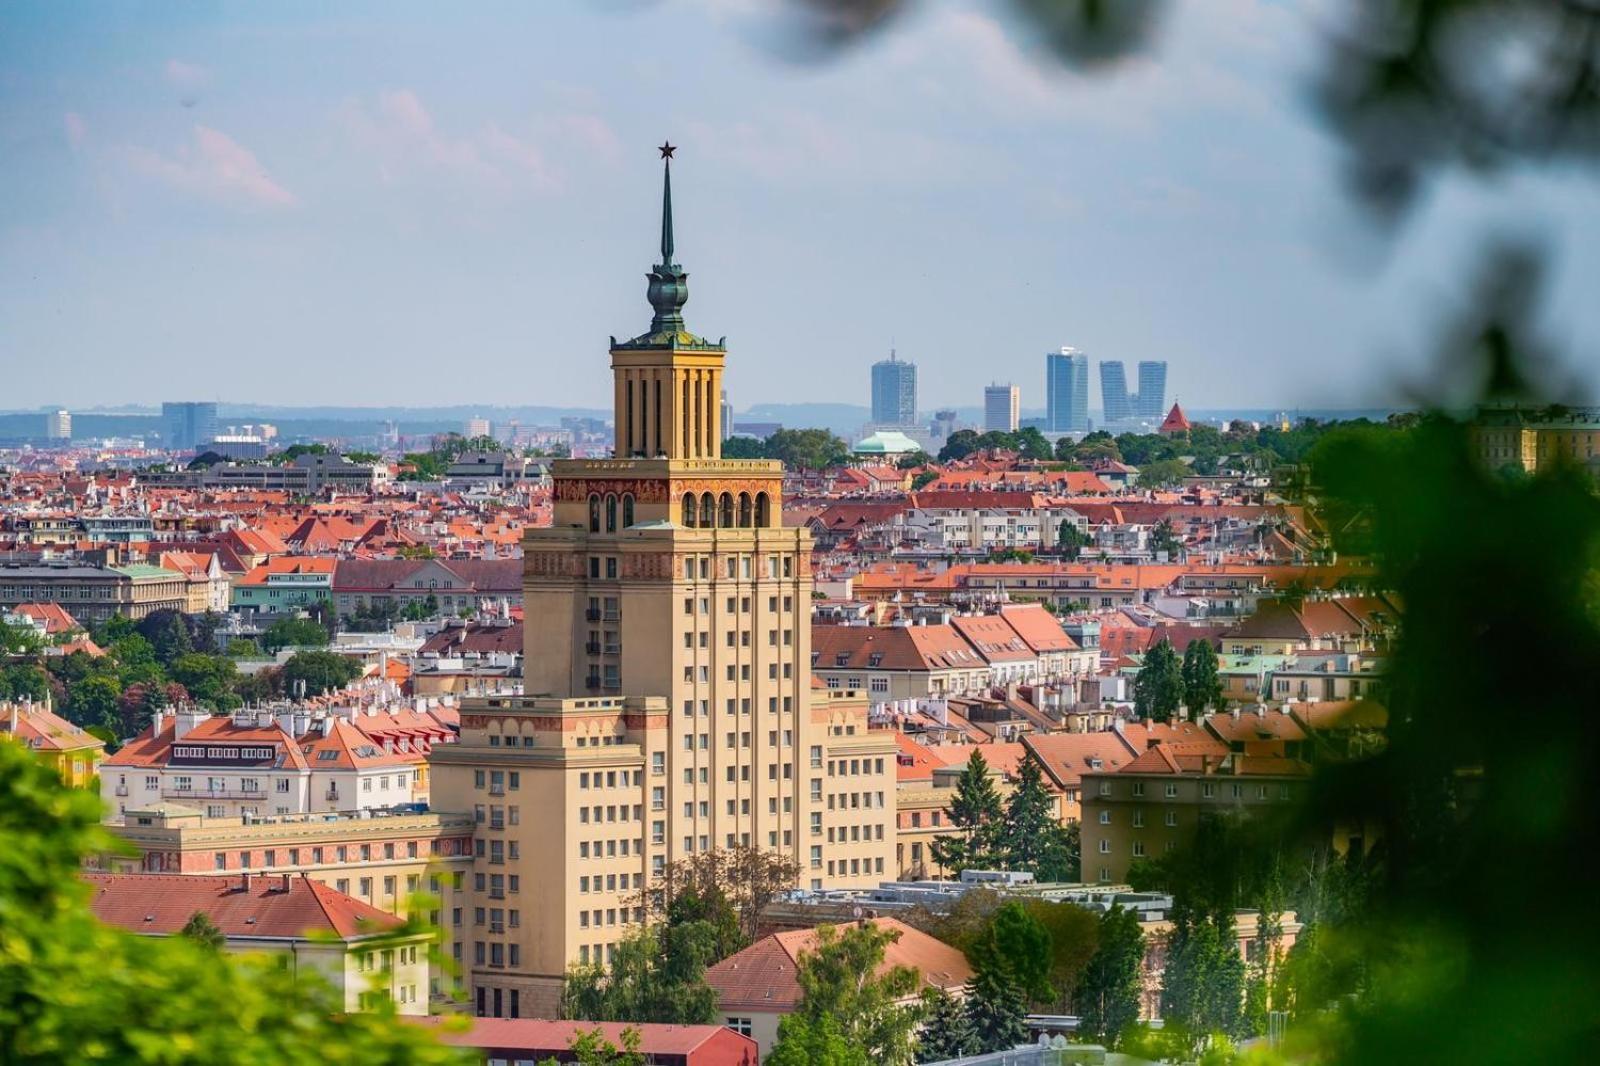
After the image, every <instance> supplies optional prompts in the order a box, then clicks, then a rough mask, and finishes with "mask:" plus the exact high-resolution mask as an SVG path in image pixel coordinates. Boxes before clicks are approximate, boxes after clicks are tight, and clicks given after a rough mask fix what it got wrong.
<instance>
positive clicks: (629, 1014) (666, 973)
mask: <svg viewBox="0 0 1600 1066" xmlns="http://www.w3.org/2000/svg"><path fill="white" fill-rule="evenodd" d="M714 939H715V933H714V931H713V930H712V928H711V926H710V925H709V924H708V923H705V922H688V923H685V924H683V925H679V926H676V927H674V928H665V927H657V926H641V927H640V928H639V929H638V930H637V931H635V932H634V933H631V934H630V935H628V936H627V937H625V938H623V939H622V940H621V941H619V942H618V943H617V945H616V954H615V955H614V956H613V957H612V960H611V964H610V966H609V967H602V966H600V965H598V964H590V965H587V966H581V965H580V966H575V967H573V969H572V970H571V971H569V972H568V974H567V984H566V989H565V991H564V993H563V995H562V1003H561V1013H562V1014H563V1016H565V1017H568V1018H596V1019H604V1020H605V1021H618V1022H667V1023H673V1024H677V1025H708V1024H710V1023H711V1022H713V1021H715V1020H716V1014H717V994H716V992H715V991H714V990H713V989H712V988H711V986H710V985H708V984H706V982H705V973H706V961H707V960H708V959H709V958H710V956H711V952H712V944H713V941H714Z"/></svg>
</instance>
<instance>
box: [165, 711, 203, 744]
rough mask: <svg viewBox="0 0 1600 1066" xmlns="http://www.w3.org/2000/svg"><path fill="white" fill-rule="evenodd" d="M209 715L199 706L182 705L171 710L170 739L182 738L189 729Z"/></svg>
mask: <svg viewBox="0 0 1600 1066" xmlns="http://www.w3.org/2000/svg"><path fill="white" fill-rule="evenodd" d="M209 717H211V716H210V715H209V714H207V713H206V711H205V710H203V709H202V708H199V707H192V706H184V707H179V708H178V709H177V710H175V711H173V712H172V721H173V725H172V739H173V740H182V739H183V738H184V737H185V736H187V735H188V734H189V731H190V730H191V729H193V728H194V727H195V726H197V725H199V724H200V723H201V722H203V721H205V720H206V719H207V718H209Z"/></svg>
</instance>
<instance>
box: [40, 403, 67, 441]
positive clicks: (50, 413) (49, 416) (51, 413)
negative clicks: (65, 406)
mask: <svg viewBox="0 0 1600 1066" xmlns="http://www.w3.org/2000/svg"><path fill="white" fill-rule="evenodd" d="M44 435H45V436H46V437H47V438H49V439H50V440H71V439H72V414H71V413H70V412H68V411H64V410H61V409H55V410H47V411H45V413H44Z"/></svg>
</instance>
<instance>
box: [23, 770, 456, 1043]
mask: <svg viewBox="0 0 1600 1066" xmlns="http://www.w3.org/2000/svg"><path fill="white" fill-rule="evenodd" d="M99 819H100V800H99V797H98V796H95V795H92V794H89V793H85V792H82V791H80V790H75V789H70V788H68V787H67V786H65V785H64V784H62V782H61V779H60V777H59V776H58V775H57V774H56V773H55V772H54V771H53V770H51V769H49V768H48V767H45V766H43V765H42V764H40V763H39V762H38V760H37V759H35V758H34V756H33V755H32V753H31V752H29V751H27V750H26V749H24V748H22V747H21V746H19V745H16V744H3V743H0V840H4V841H5V842H6V846H5V847H4V848H0V1062H4V1063H7V1064H11V1063H16V1064H19V1066H55V1064H62V1066H65V1064H68V1063H71V1064H74V1066H80V1064H84V1063H89V1064H98V1063H104V1064H108V1066H109V1064H116V1066H142V1064H148V1066H219V1064H220V1066H232V1064H239V1066H244V1064H247V1063H261V1062H317V1063H328V1064H333V1066H357V1064H360V1066H435V1064H445V1063H451V1064H460V1066H466V1064H468V1063H470V1062H472V1061H474V1060H473V1055H472V1054H471V1053H469V1052H466V1051H463V1050H461V1049H458V1048H450V1047H445V1046H443V1045H441V1044H439V1043H438V1042H437V1041H436V1040H435V1039H434V1036H433V1034H432V1033H430V1032H427V1031H426V1030H423V1029H420V1028H418V1027H415V1026H410V1025H402V1024H399V1023H398V1022H397V1021H396V1019H395V1015H394V1009H393V1006H392V1004H388V1003H385V1004H384V1005H383V1006H382V1007H381V1008H380V1009H379V1010H377V1011H374V1012H371V1013H360V1014H347V1013H345V1003H344V996H343V994H342V993H339V992H336V991H335V990H334V988H333V987H332V986H331V985H328V984H327V983H326V982H324V981H323V980H321V979H320V978H319V977H318V976H317V975H316V974H315V973H312V972H309V971H308V970H307V968H305V967H301V968H300V971H299V973H298V974H296V973H293V972H291V971H290V970H286V969H284V968H282V967H280V966H279V965H278V964H277V962H276V961H273V960H271V959H269V958H267V957H265V956H236V955H230V954H227V953H224V952H217V951H213V950H211V949H209V948H206V947H203V946H201V945H200V944H197V943H196V942H195V941H194V940H192V939H190V938H188V937H183V936H174V937H146V936H139V935H137V934H134V933H127V932H123V931H122V930H120V929H112V928H108V927H107V926H104V925H101V924H100V923H99V922H98V921H97V920H96V919H95V918H94V915H93V914H92V913H91V912H90V910H89V893H88V887H87V886H86V885H85V884H84V883H83V882H82V881H80V880H79V879H78V871H79V870H80V869H81V868H82V864H83V860H84V857H85V856H87V855H91V854H104V853H107V852H110V851H112V850H113V849H114V844H113V842H112V839H111V837H110V836H109V835H108V834H106V833H105V832H104V831H103V830H102V829H101V828H100V825H99ZM415 931H416V927H407V928H406V929H405V931H404V932H403V933H402V934H401V935H405V936H409V935H411V934H412V933H414V932H415Z"/></svg>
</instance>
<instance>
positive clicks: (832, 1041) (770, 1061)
mask: <svg viewBox="0 0 1600 1066" xmlns="http://www.w3.org/2000/svg"><path fill="white" fill-rule="evenodd" d="M765 1066H877V1064H876V1063H874V1061H873V1060H872V1059H871V1058H869V1057H868V1055H867V1052H866V1049H864V1048H862V1047H860V1046H859V1045H857V1044H853V1043H851V1041H850V1039H849V1038H848V1037H846V1036H845V1034H844V1030H843V1029H842V1028H841V1026H840V1025H839V1022H838V1021H837V1020H836V1019H834V1018H830V1017H828V1016H827V1015H821V1016H814V1015H809V1014H806V1015H801V1014H789V1015H785V1016H784V1018H783V1019H782V1020H781V1021H780V1022H778V1042H777V1043H776V1044H774V1045H773V1046H772V1053H771V1054H769V1055H768V1056H767V1057H766V1060H765Z"/></svg>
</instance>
